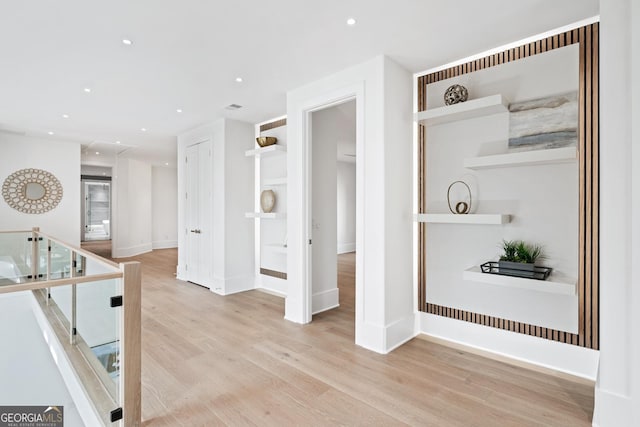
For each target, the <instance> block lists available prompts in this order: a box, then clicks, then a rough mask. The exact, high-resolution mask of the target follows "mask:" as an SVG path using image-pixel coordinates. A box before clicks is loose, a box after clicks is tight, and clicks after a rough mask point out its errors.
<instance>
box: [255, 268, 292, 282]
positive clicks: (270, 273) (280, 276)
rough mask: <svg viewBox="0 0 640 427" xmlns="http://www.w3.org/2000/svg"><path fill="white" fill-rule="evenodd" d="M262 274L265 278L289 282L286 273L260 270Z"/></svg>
mask: <svg viewBox="0 0 640 427" xmlns="http://www.w3.org/2000/svg"><path fill="white" fill-rule="evenodd" d="M260 274H264V275H265V276H271V277H275V278H278V279H284V280H287V273H284V272H282V271H276V270H269V269H268V268H262V267H261V268H260Z"/></svg>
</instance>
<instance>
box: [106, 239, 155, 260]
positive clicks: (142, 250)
mask: <svg viewBox="0 0 640 427" xmlns="http://www.w3.org/2000/svg"><path fill="white" fill-rule="evenodd" d="M152 250H153V244H152V243H143V244H142V245H136V246H130V247H128V248H115V250H114V251H113V257H114V258H129V257H132V256H136V255H142V254H146V253H147V252H151V251H152Z"/></svg>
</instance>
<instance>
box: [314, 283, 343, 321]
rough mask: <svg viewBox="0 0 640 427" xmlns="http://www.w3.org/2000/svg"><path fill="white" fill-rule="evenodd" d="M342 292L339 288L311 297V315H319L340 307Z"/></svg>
mask: <svg viewBox="0 0 640 427" xmlns="http://www.w3.org/2000/svg"><path fill="white" fill-rule="evenodd" d="M339 295H340V291H339V290H338V288H335V289H329V290H328V291H322V292H318V293H315V294H313V295H312V296H311V307H312V312H311V314H312V315H313V314H318V313H321V312H323V311H327V310H331V309H334V308H336V307H339V306H340V296H339Z"/></svg>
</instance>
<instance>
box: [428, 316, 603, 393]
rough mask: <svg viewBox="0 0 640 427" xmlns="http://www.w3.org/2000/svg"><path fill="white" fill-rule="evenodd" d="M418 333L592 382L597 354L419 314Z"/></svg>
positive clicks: (555, 342)
mask: <svg viewBox="0 0 640 427" xmlns="http://www.w3.org/2000/svg"><path fill="white" fill-rule="evenodd" d="M418 318H419V326H418V328H419V332H421V333H423V334H425V335H429V336H432V337H436V338H440V339H443V340H446V341H450V342H454V343H458V344H462V345H465V346H468V347H472V348H477V349H480V350H484V351H487V352H490V353H494V354H497V355H500V356H505V357H509V358H511V359H515V360H520V361H523V362H527V363H530V364H533V365H537V366H541V367H544V368H549V369H553V370H555V371H560V372H564V373H566V374H569V375H573V376H575V377H580V378H585V379H588V380H591V381H595V379H596V375H597V372H598V362H599V359H600V352H599V351H596V350H592V349H589V348H584V347H579V346H575V345H571V344H564V343H560V342H557V341H551V340H547V339H544V338H539V337H534V336H531V335H525V334H520V333H516V332H511V331H506V330H503V329H497V328H491V327H488V326H483V325H478V324H475V323H471V322H465V321H462V320H456V319H451V318H448V317H443V316H436V315H434V314H429V313H419V317H418Z"/></svg>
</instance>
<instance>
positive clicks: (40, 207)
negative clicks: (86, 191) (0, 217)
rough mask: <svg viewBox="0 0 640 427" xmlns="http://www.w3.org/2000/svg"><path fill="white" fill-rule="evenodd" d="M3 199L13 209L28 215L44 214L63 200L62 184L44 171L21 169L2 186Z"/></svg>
mask: <svg viewBox="0 0 640 427" xmlns="http://www.w3.org/2000/svg"><path fill="white" fill-rule="evenodd" d="M2 197H3V198H4V201H5V202H7V204H8V205H9V206H11V207H12V208H13V209H15V210H17V211H20V212H22V213H26V214H42V213H45V212H48V211H50V210H52V209H54V208H55V207H56V206H58V204H59V203H60V201H61V200H62V184H60V181H58V178H56V177H55V176H54V175H53V174H52V173H50V172H47V171H45V170H42V169H20V170H19V171H16V172H14V173H12V174H11V175H9V176H8V177H7V178H6V179H5V180H4V183H3V184H2Z"/></svg>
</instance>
